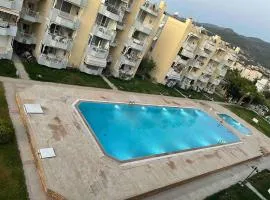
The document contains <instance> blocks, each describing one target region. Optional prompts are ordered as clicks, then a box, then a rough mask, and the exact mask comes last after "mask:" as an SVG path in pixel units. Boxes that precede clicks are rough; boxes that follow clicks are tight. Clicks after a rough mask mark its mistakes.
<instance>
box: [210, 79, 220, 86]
mask: <svg viewBox="0 0 270 200" xmlns="http://www.w3.org/2000/svg"><path fill="white" fill-rule="evenodd" d="M210 82H211V83H212V84H214V85H219V84H220V82H221V80H220V79H212V80H210Z"/></svg>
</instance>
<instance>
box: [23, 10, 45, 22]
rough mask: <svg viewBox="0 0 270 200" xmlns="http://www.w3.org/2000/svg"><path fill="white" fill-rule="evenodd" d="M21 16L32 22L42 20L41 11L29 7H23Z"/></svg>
mask: <svg viewBox="0 0 270 200" xmlns="http://www.w3.org/2000/svg"><path fill="white" fill-rule="evenodd" d="M21 18H23V19H24V20H26V21H30V22H41V16H40V14H39V12H36V11H33V10H31V9H29V8H23V9H22V11H21Z"/></svg>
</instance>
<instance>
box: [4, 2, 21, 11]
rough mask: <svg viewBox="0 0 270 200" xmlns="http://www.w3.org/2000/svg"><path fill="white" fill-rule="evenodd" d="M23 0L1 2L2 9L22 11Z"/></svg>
mask: <svg viewBox="0 0 270 200" xmlns="http://www.w3.org/2000/svg"><path fill="white" fill-rule="evenodd" d="M22 5H23V0H1V1H0V7H4V8H8V9H11V10H17V11H21V9H22Z"/></svg>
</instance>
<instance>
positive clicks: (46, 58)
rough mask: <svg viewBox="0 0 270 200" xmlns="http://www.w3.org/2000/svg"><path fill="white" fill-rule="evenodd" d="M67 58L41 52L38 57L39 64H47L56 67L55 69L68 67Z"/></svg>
mask: <svg viewBox="0 0 270 200" xmlns="http://www.w3.org/2000/svg"><path fill="white" fill-rule="evenodd" d="M67 63H68V61H67V58H65V57H57V56H56V55H53V54H47V55H46V54H40V56H39V58H38V64H40V65H45V66H47V67H51V68H55V69H63V68H66V67H67Z"/></svg>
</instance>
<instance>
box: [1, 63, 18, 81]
mask: <svg viewBox="0 0 270 200" xmlns="http://www.w3.org/2000/svg"><path fill="white" fill-rule="evenodd" d="M16 71H17V70H16V68H15V66H14V64H13V62H12V61H11V60H0V76H7V77H11V78H17V75H16Z"/></svg>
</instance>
